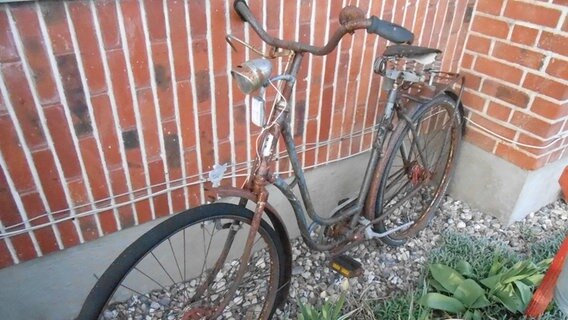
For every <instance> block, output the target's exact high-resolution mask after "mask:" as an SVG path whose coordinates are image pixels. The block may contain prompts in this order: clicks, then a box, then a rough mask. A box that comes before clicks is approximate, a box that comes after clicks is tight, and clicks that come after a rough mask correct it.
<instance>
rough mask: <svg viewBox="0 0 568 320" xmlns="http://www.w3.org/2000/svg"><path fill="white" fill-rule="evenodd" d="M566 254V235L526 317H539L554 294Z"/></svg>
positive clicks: (526, 311) (527, 310) (529, 306)
mask: <svg viewBox="0 0 568 320" xmlns="http://www.w3.org/2000/svg"><path fill="white" fill-rule="evenodd" d="M565 174H566V170H564V173H563V174H562V175H563V176H564V175H565ZM567 255H568V237H566V238H565V239H564V241H563V242H562V244H561V245H560V249H559V250H558V253H557V254H556V256H554V259H553V260H552V263H551V264H550V268H548V271H546V274H545V275H544V278H543V279H542V282H541V284H540V286H539V287H538V289H536V292H535V293H534V295H533V297H532V299H531V302H529V305H528V306H527V309H526V310H525V315H527V316H528V317H534V318H539V317H540V316H541V315H542V313H543V312H544V310H546V307H548V304H549V303H550V301H551V300H552V297H553V295H554V288H555V287H556V281H557V280H558V276H559V275H560V272H562V267H563V266H564V260H565V259H566V256H567Z"/></svg>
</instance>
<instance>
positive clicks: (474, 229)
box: [277, 197, 568, 319]
mask: <svg viewBox="0 0 568 320" xmlns="http://www.w3.org/2000/svg"><path fill="white" fill-rule="evenodd" d="M567 225H568V205H567V204H566V203H565V202H564V201H562V200H558V201H556V202H554V203H552V204H550V205H548V206H546V207H544V208H542V209H540V210H539V211H538V212H535V213H531V214H530V215H529V216H528V217H527V218H525V219H524V220H522V221H520V222H516V223H514V224H512V225H510V226H504V225H502V224H501V222H500V221H499V220H498V219H496V218H493V217H490V216H488V215H486V214H484V213H482V212H480V211H478V210H474V209H472V208H470V207H469V205H468V204H466V203H464V202H461V201H457V200H453V199H451V198H449V197H448V198H446V200H445V202H444V203H443V204H442V206H441V211H440V212H439V213H438V214H437V216H436V217H435V218H434V219H433V220H432V222H431V223H430V226H429V227H428V228H427V229H425V230H423V231H422V232H420V233H419V234H418V235H417V236H416V237H415V238H413V239H411V240H409V241H408V242H407V243H406V244H405V245H403V246H400V247H396V248H393V247H389V246H387V245H385V244H382V243H380V242H376V243H373V242H370V243H367V244H365V245H360V246H359V247H357V248H355V249H353V250H351V252H350V254H351V257H353V258H355V259H357V260H359V261H360V262H361V263H362V264H363V267H364V268H365V273H364V275H363V276H361V277H359V278H354V279H350V280H347V279H345V278H343V277H341V276H339V275H337V274H336V273H334V272H333V271H331V270H330V269H329V268H328V266H327V261H326V257H325V255H324V254H323V253H320V252H313V251H310V250H308V249H307V247H306V246H305V245H304V244H303V242H302V241H301V240H294V241H293V249H292V250H293V255H294V260H293V261H294V267H293V274H294V276H293V278H292V285H291V289H290V299H289V300H288V303H287V304H286V305H285V306H284V307H283V309H282V310H278V311H277V316H278V318H279V319H289V318H292V319H294V318H296V317H297V314H298V309H297V303H296V301H298V300H299V301H302V302H304V303H306V302H309V303H310V304H313V305H319V304H321V303H322V302H323V301H325V300H326V299H328V298H331V299H337V298H338V296H339V295H340V294H341V293H342V292H345V293H346V296H347V298H348V300H350V301H361V300H369V299H382V298H386V297H388V296H390V295H392V294H394V293H397V292H406V291H408V290H411V289H413V288H415V287H416V285H417V283H416V282H417V281H419V278H420V276H421V271H422V270H423V267H424V264H425V262H426V261H427V258H428V252H430V251H431V250H432V249H434V248H436V247H437V246H438V245H439V243H440V240H441V234H442V232H445V231H455V232H459V233H463V234H468V235H474V236H477V237H484V238H491V239H494V240H498V241H501V242H503V243H504V244H506V245H509V246H510V247H511V248H512V249H513V250H515V251H517V252H520V253H524V252H526V251H527V250H528V247H527V240H528V239H535V237H536V238H539V237H541V236H545V235H547V234H552V233H554V232H555V231H561V230H566V226H567ZM529 235H530V236H529Z"/></svg>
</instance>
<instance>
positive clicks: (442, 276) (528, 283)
mask: <svg viewBox="0 0 568 320" xmlns="http://www.w3.org/2000/svg"><path fill="white" fill-rule="evenodd" d="M550 262H551V259H546V260H543V261H541V262H539V263H538V264H535V263H533V262H532V261H530V260H524V261H519V262H517V263H516V264H514V265H513V266H512V267H510V268H506V267H505V264H506V263H505V262H503V261H501V260H500V259H494V261H493V263H492V265H491V268H490V270H489V272H488V274H487V276H486V277H485V278H483V279H475V272H474V270H473V267H472V266H471V264H470V263H469V262H467V261H465V260H461V261H459V262H458V263H457V267H456V269H454V268H451V267H449V266H447V265H444V264H439V263H437V264H431V265H430V266H429V270H430V275H431V278H430V279H429V284H430V286H431V287H432V288H433V289H434V290H435V291H433V292H429V293H426V294H425V295H424V296H422V298H421V299H420V303H421V304H422V305H424V306H426V307H428V308H431V309H434V310H440V311H443V312H447V313H450V314H457V315H463V318H464V319H465V320H470V319H471V320H477V319H482V318H486V317H487V316H484V310H485V309H486V308H488V307H490V306H493V305H494V304H497V303H498V304H501V305H503V306H504V307H505V308H506V309H507V310H509V311H510V312H512V313H522V312H523V311H524V310H525V308H526V305H527V304H528V303H529V301H530V299H531V297H532V288H533V287H534V286H536V285H538V284H539V283H540V281H541V280H542V278H543V277H544V271H546V269H547V268H548V266H549V265H550Z"/></svg>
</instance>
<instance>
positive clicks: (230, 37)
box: [225, 34, 292, 59]
mask: <svg viewBox="0 0 568 320" xmlns="http://www.w3.org/2000/svg"><path fill="white" fill-rule="evenodd" d="M225 41H227V43H228V44H229V46H231V48H232V49H233V50H234V51H235V52H238V50H237V48H236V47H235V44H234V42H237V43H239V44H240V45H242V46H245V47H247V48H249V49H251V50H252V51H253V52H254V53H256V54H258V55H259V56H261V57H263V58H266V59H274V58H278V57H286V56H289V55H291V54H292V51H291V50H276V48H273V47H271V49H270V52H269V53H265V52H262V51H261V50H260V49H258V48H256V47H255V46H253V45H252V44H250V43H247V42H245V41H243V40H241V39H239V38H237V37H235V36H234V35H232V34H228V35H226V36H225Z"/></svg>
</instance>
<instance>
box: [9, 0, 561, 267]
mask: <svg viewBox="0 0 568 320" xmlns="http://www.w3.org/2000/svg"><path fill="white" fill-rule="evenodd" d="M344 2H345V3H348V2H346V1H344ZM350 2H352V4H356V2H355V1H350ZM358 2H359V6H360V7H361V8H362V9H363V10H365V11H367V12H368V13H370V14H374V15H377V16H380V17H382V18H383V19H387V20H393V21H395V22H397V23H399V24H403V25H405V26H406V27H408V28H411V29H412V30H413V31H414V32H415V33H416V35H417V41H416V43H417V44H421V45H424V46H433V47H439V48H442V49H445V50H446V55H445V59H444V66H445V68H446V69H451V70H456V69H457V67H458V63H459V60H460V57H461V52H462V48H463V42H464V40H465V37H466V35H467V30H468V23H469V21H470V15H471V13H472V11H473V10H472V7H473V2H474V1H473V0H424V1H418V2H417V1H405V0H386V1H358ZM229 3H230V1H225V0H215V1H205V0H190V1H188V0H185V1H182V0H177V1H176V0H168V1H165V2H164V1H160V0H141V1H133V0H121V1H109V0H97V1H88V2H87V1H68V2H64V1H54V2H41V3H34V2H28V3H23V4H9V5H4V6H2V7H0V131H1V132H0V137H1V138H0V151H1V153H0V167H1V169H2V170H0V208H1V210H0V219H1V224H0V234H1V240H0V267H6V266H9V265H12V264H14V263H19V262H22V261H26V260H30V259H33V258H35V257H38V256H42V255H45V254H48V253H50V252H53V251H57V250H61V249H64V248H68V247H72V246H75V245H78V244H80V243H83V242H85V241H90V240H93V239H96V238H99V237H101V236H104V235H106V234H109V233H113V232H116V231H118V230H121V229H124V228H127V227H129V226H133V225H137V224H141V223H144V222H147V221H150V220H152V219H155V218H157V217H161V216H165V215H168V214H172V213H175V212H179V211H181V210H183V209H185V208H188V207H191V206H196V205H198V204H200V203H201V202H202V201H203V193H202V191H201V190H202V187H203V179H204V178H206V173H207V171H209V170H210V168H211V166H212V165H213V164H215V163H230V164H242V163H246V162H248V161H250V160H251V159H252V158H253V156H254V151H253V150H254V147H253V146H254V144H253V143H254V141H255V138H256V137H257V135H258V133H259V129H258V128H257V127H255V126H251V125H250V122H249V120H248V119H249V115H248V114H247V112H246V110H247V107H248V104H249V102H248V100H247V99H246V98H245V96H244V95H243V94H241V93H240V92H239V91H238V90H237V89H236V87H235V86H233V83H232V81H231V79H230V78H229V77H228V76H227V71H228V69H229V66H231V65H235V64H238V63H240V62H243V61H244V60H245V59H247V58H249V57H253V55H252V54H251V53H250V52H248V51H245V50H242V49H241V51H240V52H238V53H233V52H231V51H230V50H229V47H228V46H227V44H226V43H225V42H224V35H225V34H226V33H229V32H230V33H234V34H235V35H237V36H239V37H241V38H245V39H249V40H250V41H251V42H252V43H253V44H255V45H257V46H261V45H262V44H261V42H260V41H259V40H258V39H257V38H256V37H255V35H254V34H252V33H251V30H250V29H249V28H248V27H247V26H245V25H244V24H243V23H242V22H241V21H240V20H238V19H237V18H236V15H235V14H234V13H233V12H232V9H231V6H230V5H229ZM330 3H331V4H330ZM249 4H250V6H251V8H252V9H253V10H254V11H255V12H256V15H257V17H259V19H261V21H263V22H264V23H265V25H266V27H267V29H268V30H269V31H270V32H271V33H272V34H274V35H280V36H282V37H284V38H287V39H294V38H295V39H299V40H301V41H305V42H312V43H316V44H320V45H321V44H323V42H324V39H326V38H328V34H329V33H330V32H332V31H333V30H334V28H335V27H336V26H337V25H338V22H337V18H338V14H339V10H340V9H341V7H342V4H341V3H340V1H323V0H321V1H309V0H296V1H294V0H292V1H270V0H250V1H249ZM369 6H370V7H369ZM385 44H386V43H385V41H384V40H379V39H377V37H376V36H373V35H367V34H366V33H365V32H358V33H356V34H355V35H354V36H352V37H351V36H347V37H346V38H345V39H344V41H343V42H342V43H341V46H340V47H339V48H338V49H337V50H335V51H334V52H333V53H332V54H330V55H329V56H327V57H323V58H322V57H312V58H308V59H305V60H304V65H303V67H302V69H301V72H300V76H299V79H298V80H299V81H298V83H297V89H296V91H297V94H296V99H295V101H293V103H294V104H295V112H294V115H293V123H294V126H295V134H296V137H297V142H298V143H308V147H307V150H306V151H305V152H302V153H301V159H302V161H303V164H304V166H305V167H307V168H311V167H314V166H318V165H322V164H325V163H328V162H330V161H334V160H336V159H339V158H342V157H346V156H350V155H354V154H357V153H359V152H361V151H365V150H366V149H367V148H368V147H369V144H370V141H371V133H370V132H368V131H369V130H367V133H365V134H363V135H359V136H357V135H355V136H354V137H351V136H352V135H353V134H354V133H357V132H359V131H361V130H364V129H368V128H370V127H371V126H372V125H373V123H374V119H375V117H376V115H377V105H378V101H379V94H380V91H379V89H380V77H378V76H377V75H374V74H373V73H372V63H373V59H374V57H376V56H378V55H380V52H381V51H382V50H383V49H384V47H385ZM469 56H471V54H469ZM281 68H283V65H282V64H281V63H280V64H278V63H276V69H280V70H281ZM555 70H556V69H555ZM340 137H346V139H343V140H342V142H341V143H338V142H337V141H338V140H339V139H338V138H340ZM242 168H243V165H238V166H236V167H233V168H229V171H228V178H227V179H226V180H225V183H240V182H242V179H243V173H246V171H243V170H242ZM278 169H279V171H281V172H286V171H287V170H288V164H287V162H286V160H285V159H284V160H283V161H281V163H280V164H279V166H278Z"/></svg>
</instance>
